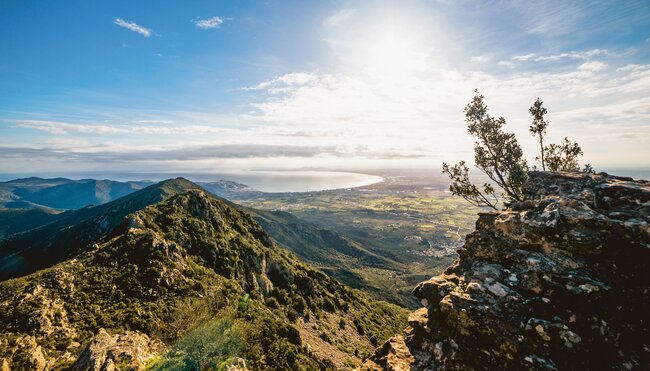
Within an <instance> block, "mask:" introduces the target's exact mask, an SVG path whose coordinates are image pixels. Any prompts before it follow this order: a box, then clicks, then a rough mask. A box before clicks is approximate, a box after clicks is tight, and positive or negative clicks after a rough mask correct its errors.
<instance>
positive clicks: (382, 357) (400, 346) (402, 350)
mask: <svg viewBox="0 0 650 371" xmlns="http://www.w3.org/2000/svg"><path fill="white" fill-rule="evenodd" d="M414 361H415V359H414V358H413V355H411V352H410V350H409V348H408V347H407V346H406V344H404V337H402V336H401V335H397V336H395V337H392V338H390V339H389V340H388V341H387V342H386V343H385V344H384V346H383V347H381V348H380V349H378V350H377V351H376V352H375V354H374V355H373V357H372V358H371V359H370V360H367V361H366V362H365V363H364V364H363V366H362V368H363V369H367V370H387V371H408V370H410V369H411V366H412V365H413V363H414Z"/></svg>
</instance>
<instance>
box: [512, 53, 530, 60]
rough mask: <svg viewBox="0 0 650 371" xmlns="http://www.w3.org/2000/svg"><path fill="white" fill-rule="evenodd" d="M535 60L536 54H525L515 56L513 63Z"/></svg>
mask: <svg viewBox="0 0 650 371" xmlns="http://www.w3.org/2000/svg"><path fill="white" fill-rule="evenodd" d="M533 58H535V53H530V54H523V55H515V56H514V57H512V60H513V61H529V60H531V59H533Z"/></svg>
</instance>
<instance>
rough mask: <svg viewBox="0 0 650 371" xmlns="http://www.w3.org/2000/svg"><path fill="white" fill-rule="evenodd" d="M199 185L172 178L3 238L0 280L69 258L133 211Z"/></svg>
mask: <svg viewBox="0 0 650 371" xmlns="http://www.w3.org/2000/svg"><path fill="white" fill-rule="evenodd" d="M191 189H200V187H199V186H197V185H196V184H194V183H192V182H190V181H188V180H186V179H183V178H177V179H170V180H167V181H163V182H160V183H157V184H154V185H151V186H149V187H147V188H144V189H141V190H139V191H137V192H133V193H131V194H129V195H127V196H124V197H121V198H119V199H117V200H114V201H111V202H108V203H105V204H103V205H99V206H87V207H84V208H82V209H78V210H70V211H66V212H64V213H61V214H59V215H57V218H56V219H55V220H54V221H53V222H51V223H49V224H45V225H43V226H41V227H38V228H35V229H31V230H28V231H26V232H23V233H18V234H13V235H11V236H9V237H8V238H6V239H5V240H4V241H0V280H2V279H7V278H10V277H17V276H20V275H24V274H28V273H31V272H35V271H36V270H38V269H42V268H46V267H49V266H52V265H54V264H56V263H57V262H60V261H62V260H64V259H67V258H70V257H71V256H74V255H75V254H77V253H79V252H80V251H81V250H83V249H85V248H87V247H88V246H89V245H91V243H92V242H93V241H95V240H97V239H99V238H101V237H103V236H104V235H105V234H107V233H108V232H110V231H111V230H112V229H113V228H115V227H116V226H117V225H118V224H119V223H120V222H121V221H122V219H123V218H124V217H125V216H126V215H127V214H130V213H133V212H135V211H137V210H140V209H142V208H144V207H146V206H148V205H151V204H154V203H156V202H159V201H162V200H164V199H166V198H168V197H170V196H173V195H175V194H178V193H181V192H185V191H187V190H191Z"/></svg>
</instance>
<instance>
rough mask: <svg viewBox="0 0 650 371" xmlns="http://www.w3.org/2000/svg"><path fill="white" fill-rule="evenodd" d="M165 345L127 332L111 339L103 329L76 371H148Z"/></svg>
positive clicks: (77, 363) (96, 336) (139, 334)
mask: <svg viewBox="0 0 650 371" xmlns="http://www.w3.org/2000/svg"><path fill="white" fill-rule="evenodd" d="M163 349H164V346H163V345H162V344H161V343H159V342H157V341H154V340H150V339H149V337H148V336H147V335H145V334H141V333H139V332H132V331H126V332H125V333H123V334H120V335H114V336H111V335H110V334H109V333H108V332H106V330H104V329H100V330H99V332H98V333H97V335H95V337H94V338H93V339H92V340H91V341H90V344H88V346H87V347H86V349H84V351H83V352H82V353H81V355H80V356H79V358H78V359H77V361H76V362H75V363H74V365H73V366H72V369H73V370H78V371H81V370H93V371H110V370H115V369H132V370H144V367H145V364H146V361H147V360H149V359H151V358H153V357H154V356H156V355H157V354H160V353H161V352H162V351H163Z"/></svg>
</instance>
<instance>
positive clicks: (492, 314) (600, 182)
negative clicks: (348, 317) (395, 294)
mask: <svg viewBox="0 0 650 371" xmlns="http://www.w3.org/2000/svg"><path fill="white" fill-rule="evenodd" d="M524 194H525V200H524V201H522V202H515V203H512V204H511V205H510V206H509V208H508V209H506V210H504V211H500V212H489V213H482V214H480V215H479V218H478V221H477V223H476V230H475V231H474V232H473V233H471V234H469V235H468V236H467V238H466V242H465V245H464V246H463V248H461V249H460V250H459V255H460V257H459V258H458V259H457V260H456V262H455V263H454V264H453V265H452V266H450V267H449V268H448V269H447V270H446V271H445V272H444V273H443V274H441V275H439V276H436V277H433V278H432V279H430V280H428V281H425V282H422V283H420V284H419V285H418V286H417V287H416V288H415V290H414V294H415V295H416V296H417V297H418V298H419V299H420V300H421V303H422V305H423V306H424V307H423V308H421V309H419V310H417V311H415V312H413V313H412V314H411V315H410V316H409V320H408V322H409V325H410V326H409V327H407V328H406V330H404V332H403V334H402V335H396V336H394V337H393V338H391V339H390V340H389V341H388V342H386V343H385V344H384V345H383V346H381V347H380V348H378V349H377V350H376V352H375V353H374V355H373V356H372V357H370V359H368V360H367V361H366V362H365V363H364V366H363V368H362V369H364V370H384V369H391V370H429V369H436V370H466V369H467V370H472V369H490V370H496V369H512V370H523V369H535V370H537V369H546V370H556V369H560V370H612V369H613V370H631V369H640V370H641V369H644V370H647V369H648V366H649V365H650V353H649V349H648V339H650V332H649V330H648V318H649V317H648V308H650V290H649V289H648V288H649V287H650V270H649V269H648V267H649V266H650V229H649V228H648V225H649V224H648V223H650V182H648V181H641V180H638V181H634V180H633V179H631V178H622V177H615V176H609V175H607V174H605V173H601V174H585V173H561V174H559V173H542V172H533V173H531V174H530V177H529V180H528V182H527V183H526V184H525V186H524Z"/></svg>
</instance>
